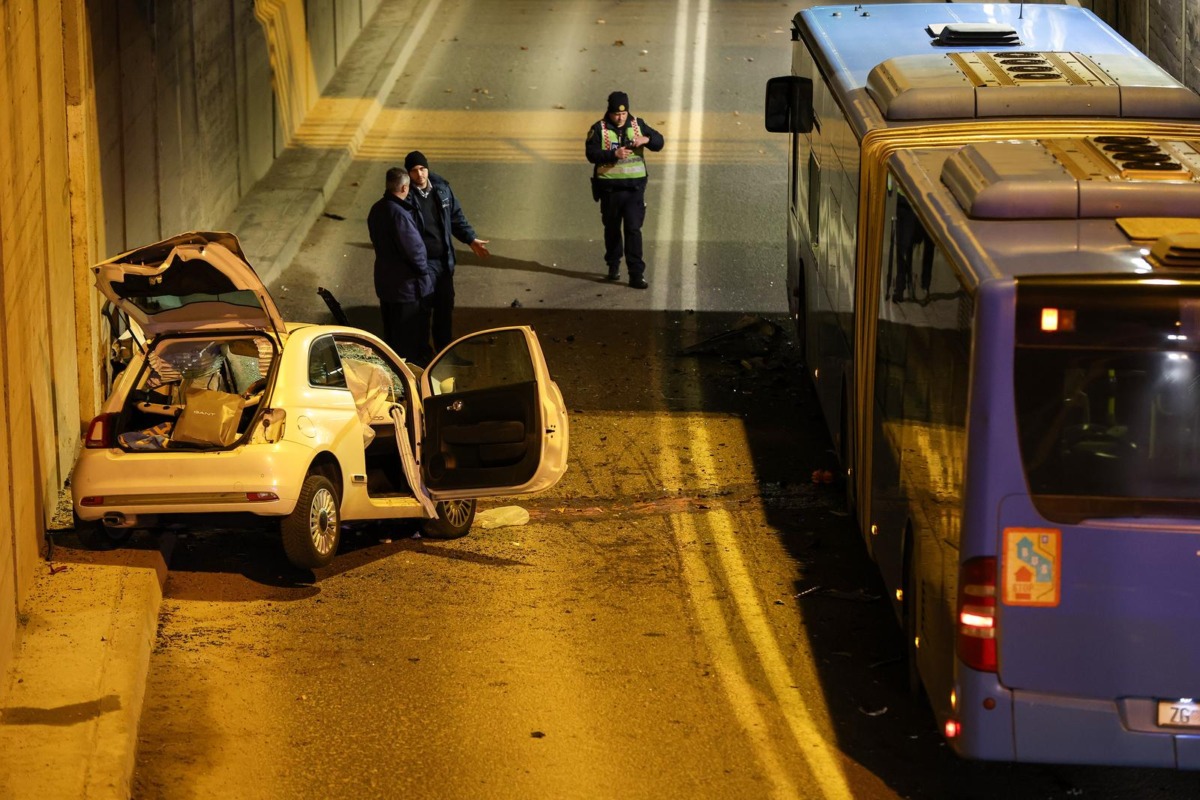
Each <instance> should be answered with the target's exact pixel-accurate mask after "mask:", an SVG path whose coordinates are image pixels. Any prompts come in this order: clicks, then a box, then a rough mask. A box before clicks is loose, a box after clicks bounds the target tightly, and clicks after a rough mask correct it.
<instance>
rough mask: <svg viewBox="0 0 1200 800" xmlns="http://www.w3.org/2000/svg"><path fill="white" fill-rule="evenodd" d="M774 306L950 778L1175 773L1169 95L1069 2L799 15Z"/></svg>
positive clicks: (1178, 648)
mask: <svg viewBox="0 0 1200 800" xmlns="http://www.w3.org/2000/svg"><path fill="white" fill-rule="evenodd" d="M792 38H793V41H794V45H793V70H792V75H790V76H785V77H781V78H775V79H772V81H771V82H770V83H769V84H768V89H767V103H766V122H767V127H768V129H769V130H773V131H779V132H785V133H788V134H789V137H790V139H789V142H790V147H789V153H790V157H789V201H788V288H789V298H790V307H791V310H792V313H793V316H794V318H795V320H796V325H797V332H798V335H799V336H800V338H801V341H802V343H803V349H804V355H805V364H806V367H807V369H808V371H809V372H810V374H811V376H812V379H813V382H814V385H815V387H816V392H817V396H818V398H819V400H820V404H821V407H822V411H823V413H824V416H825V419H826V421H827V424H828V426H829V429H830V433H831V435H832V437H833V439H834V441H835V442H836V444H837V446H838V449H839V452H840V454H841V458H842V463H843V466H844V468H845V473H846V489H847V493H848V495H849V499H850V501H851V503H852V504H853V507H854V509H855V519H856V522H857V524H858V527H859V530H860V531H861V533H862V536H863V538H864V541H865V542H866V546H867V549H868V551H869V553H870V554H871V557H872V558H873V559H874V560H875V562H876V564H877V565H878V567H879V570H880V573H881V575H882V577H883V580H884V583H885V584H886V586H887V588H888V593H889V598H890V600H891V603H892V607H893V609H894V611H895V613H896V615H897V618H898V619H899V621H900V623H901V624H902V625H903V627H904V630H905V633H906V636H905V639H906V641H907V658H908V663H909V673H910V677H911V681H912V683H913V687H914V689H915V690H920V689H923V690H924V691H925V693H926V694H927V695H928V698H929V701H930V704H931V706H932V708H933V710H934V714H935V716H936V718H937V720H938V724H939V726H940V727H941V729H942V731H943V734H944V736H945V737H946V739H947V741H948V743H949V744H950V745H951V746H952V747H953V748H954V750H955V751H956V752H957V753H958V754H959V755H961V756H963V757H966V758H977V759H991V760H1005V761H1029V762H1059V763H1097V764H1124V765H1143V766H1160V767H1176V768H1181V769H1197V768H1200V638H1198V637H1196V636H1195V635H1193V633H1191V631H1194V629H1195V628H1196V627H1197V624H1198V623H1200V123H1198V122H1197V121H1198V120H1200V96H1197V95H1196V94H1195V93H1193V92H1192V91H1190V90H1189V89H1187V88H1186V87H1184V86H1183V85H1182V84H1180V83H1179V82H1178V81H1176V80H1175V79H1173V78H1172V77H1171V76H1170V75H1168V74H1167V73H1166V72H1164V71H1163V70H1162V69H1160V68H1159V67H1157V66H1156V65H1154V64H1153V63H1152V62H1151V61H1149V60H1148V59H1147V58H1145V57H1144V56H1143V55H1142V54H1140V53H1139V52H1138V51H1137V50H1136V49H1135V48H1133V47H1132V45H1130V44H1129V43H1128V42H1126V41H1125V40H1123V39H1122V38H1121V37H1120V36H1118V35H1117V34H1116V33H1115V32H1114V31H1113V30H1112V29H1111V28H1109V27H1108V26H1107V25H1105V24H1104V23H1103V22H1102V21H1101V20H1099V19H1098V18H1097V17H1096V16H1095V15H1093V14H1091V13H1090V12H1088V11H1086V10H1084V9H1080V8H1077V7H1072V6H1052V5H1027V6H1024V8H1023V9H1021V7H1019V6H1018V5H1017V4H1010V5H1005V4H979V5H976V4H960V3H954V4H943V3H937V4H932V3H913V4H897V5H868V6H853V7H852V6H826V7H817V8H812V9H808V10H806V11H803V12H801V13H800V14H798V15H796V17H795V19H794V20H793V36H792Z"/></svg>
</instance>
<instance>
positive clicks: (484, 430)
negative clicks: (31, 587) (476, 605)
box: [71, 232, 568, 569]
mask: <svg viewBox="0 0 1200 800" xmlns="http://www.w3.org/2000/svg"><path fill="white" fill-rule="evenodd" d="M93 271H94V273H95V277H96V286H97V288H98V289H99V290H100V291H101V292H102V293H103V294H104V295H105V296H106V297H107V298H108V299H109V300H110V301H111V302H112V303H113V304H115V305H116V306H117V307H118V308H120V309H121V310H122V311H124V312H125V313H126V314H127V315H128V316H129V318H130V320H131V321H132V322H133V323H135V324H136V325H137V327H138V328H140V329H141V332H142V333H143V334H144V336H145V337H146V341H145V343H144V344H143V345H142V346H141V347H140V348H139V351H138V352H137V353H136V354H135V356H134V357H133V359H132V360H131V361H130V363H129V365H128V367H127V368H126V369H125V370H124V371H123V372H122V373H121V374H120V376H119V377H118V378H117V380H116V381H115V385H114V388H113V392H112V395H111V396H110V397H109V398H108V399H107V400H106V401H105V403H104V405H103V407H102V408H101V411H100V414H99V415H98V416H96V418H95V419H93V420H92V422H91V425H90V426H89V427H88V431H87V435H86V437H85V442H84V448H83V450H82V452H81V453H80V455H79V458H78V460H77V461H76V463H75V468H74V471H73V473H72V476H71V490H72V495H73V500H74V506H75V515H76V527H77V529H78V530H79V532H80V534H81V537H82V538H83V539H84V540H85V541H86V542H87V543H88V544H90V545H92V546H110V545H112V544H117V543H120V542H121V541H123V539H124V538H125V537H127V536H128V534H129V532H130V531H131V530H132V529H134V528H153V527H156V526H160V525H163V524H166V523H167V522H169V521H177V520H179V519H180V518H186V517H189V516H193V515H217V514H221V515H227V514H251V515H257V516H259V517H276V518H278V519H279V521H280V529H281V532H282V538H283V547H284V550H285V552H286V553H287V557H288V559H289V560H290V561H291V562H292V563H293V564H295V565H296V566H297V567H301V568H308V569H313V568H317V567H321V566H324V565H326V564H328V563H329V562H330V561H331V560H332V559H333V557H334V554H335V553H336V552H337V547H338V541H339V538H340V534H341V526H342V524H343V523H346V522H353V521H360V520H380V519H395V518H416V519H420V520H424V523H423V526H424V532H425V534H426V535H428V536H433V537H440V538H454V537H458V536H463V535H465V534H466V533H467V532H468V530H469V529H470V527H471V523H472V521H473V519H474V517H475V501H476V498H479V497H494V496H512V495H526V494H532V493H534V492H539V491H542V490H544V489H548V488H550V487H551V486H554V484H556V483H557V482H558V480H559V479H560V478H561V477H562V475H563V473H564V472H565V470H566V464H567V440H568V426H567V414H566V408H565V406H564V404H563V399H562V394H561V393H560V392H559V389H558V386H557V385H556V384H555V383H554V381H552V380H551V378H550V374H549V372H548V370H547V368H546V362H545V359H544V357H543V355H542V350H541V347H540V345H539V344H538V340H537V336H536V334H535V333H534V332H533V330H532V329H531V328H528V327H523V326H520V327H510V328H497V329H494V330H487V331H481V332H478V333H473V334H471V335H469V336H466V337H463V338H461V339H459V340H458V341H456V342H454V343H453V344H452V345H450V346H449V347H448V348H446V349H445V350H443V351H442V352H441V353H439V354H438V355H437V356H436V357H435V358H434V359H433V361H432V362H431V363H430V364H429V367H428V368H427V369H425V370H421V369H420V368H419V367H416V366H414V365H408V364H406V363H405V362H403V361H402V360H401V359H400V358H399V357H398V356H396V354H395V353H394V352H392V350H391V349H390V348H389V347H388V346H387V345H386V344H384V343H383V341H382V340H380V339H379V338H377V337H376V336H373V335H372V334H370V333H368V332H366V331H363V330H359V329H357V328H352V327H346V326H334V325H309V324H297V323H286V324H285V323H284V322H283V320H282V319H281V318H280V315H279V311H278V309H277V308H276V307H275V303H274V301H273V300H272V299H271V296H270V295H269V294H268V293H267V291H266V289H265V287H264V286H263V285H262V282H261V281H260V280H259V279H258V276H257V275H256V274H255V273H254V270H253V269H252V268H251V267H250V265H249V264H248V263H247V262H246V260H245V256H244V255H243V253H242V249H241V245H240V244H239V243H238V240H237V237H235V236H234V235H232V234H229V233H220V232H194V233H185V234H180V235H178V236H175V237H172V238H170V239H167V240H165V241H162V242H159V243H157V244H152V245H148V246H146V247H141V248H138V249H136V250H132V251H130V252H128V253H124V254H122V255H119V256H117V257H115V258H112V259H109V260H108V261H105V262H103V263H101V264H98V265H97V266H95V267H93ZM209 519H214V517H212V516H210V517H209ZM201 521H203V520H201Z"/></svg>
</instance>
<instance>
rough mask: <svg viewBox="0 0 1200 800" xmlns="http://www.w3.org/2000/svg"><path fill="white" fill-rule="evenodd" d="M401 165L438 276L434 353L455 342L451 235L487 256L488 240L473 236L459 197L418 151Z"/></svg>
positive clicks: (434, 308)
mask: <svg viewBox="0 0 1200 800" xmlns="http://www.w3.org/2000/svg"><path fill="white" fill-rule="evenodd" d="M404 168H405V169H406V170H408V175H409V177H410V178H411V179H412V184H413V191H412V201H413V205H414V206H415V207H416V208H417V210H418V211H419V212H420V217H421V221H422V223H423V225H424V228H423V230H422V235H423V236H424V239H425V251H426V253H428V256H429V266H430V269H431V270H432V271H433V273H434V274H435V275H436V276H437V283H436V285H435V286H434V290H433V301H432V311H433V349H434V352H438V351H440V350H442V349H443V348H444V347H447V346H448V345H449V344H450V342H452V341H454V336H453V334H452V332H451V327H452V326H451V316H452V315H453V313H454V243H453V242H452V241H451V239H450V237H451V236H453V237H454V238H455V239H458V240H459V241H460V242H462V243H463V244H465V245H468V246H470V248H471V250H472V251H474V253H475V255H477V256H479V257H480V258H487V257H488V249H487V247H486V245H487V243H488V240H487V239H478V238H476V237H475V229H474V228H472V227H471V223H469V222H467V217H466V215H465V214H463V210H462V206H460V205H459V204H458V198H456V197H455V196H454V192H453V191H451V189H450V184H449V183H447V182H446V179H445V178H443V177H442V176H440V175H436V174H434V173H432V172H430V171H429V160H428V159H427V158H425V155H424V153H422V152H421V151H420V150H413V151H412V152H411V153H409V154H408V155H407V156H405V157H404Z"/></svg>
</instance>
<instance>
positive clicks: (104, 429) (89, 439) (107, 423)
mask: <svg viewBox="0 0 1200 800" xmlns="http://www.w3.org/2000/svg"><path fill="white" fill-rule="evenodd" d="M116 418H117V415H116V414H99V415H97V416H96V417H94V418H93V419H92V421H91V424H89V425H88V429H87V436H85V437H84V439H83V446H84V447H89V448H93V449H95V448H98V447H112V431H113V425H114V423H115V422H116Z"/></svg>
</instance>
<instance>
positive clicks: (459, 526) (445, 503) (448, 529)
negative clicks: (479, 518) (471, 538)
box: [422, 500, 475, 539]
mask: <svg viewBox="0 0 1200 800" xmlns="http://www.w3.org/2000/svg"><path fill="white" fill-rule="evenodd" d="M436 510H437V517H435V518H434V519H427V520H425V523H424V525H423V526H422V532H423V533H424V535H425V536H426V537H428V538H430V539H461V538H462V537H464V536H466V535H467V534H468V533H470V531H471V523H472V522H474V521H475V501H474V500H441V501H439V502H438V504H437V506H436Z"/></svg>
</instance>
